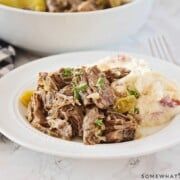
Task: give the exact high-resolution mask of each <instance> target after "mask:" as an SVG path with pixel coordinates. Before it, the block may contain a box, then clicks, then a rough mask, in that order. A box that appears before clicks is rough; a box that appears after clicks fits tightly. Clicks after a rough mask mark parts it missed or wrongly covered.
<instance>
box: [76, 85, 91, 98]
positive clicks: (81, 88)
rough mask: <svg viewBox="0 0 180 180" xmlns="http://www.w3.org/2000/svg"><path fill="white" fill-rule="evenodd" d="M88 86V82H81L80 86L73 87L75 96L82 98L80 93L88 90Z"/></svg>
mask: <svg viewBox="0 0 180 180" xmlns="http://www.w3.org/2000/svg"><path fill="white" fill-rule="evenodd" d="M87 88H88V85H87V84H86V83H83V84H80V85H78V86H74V88H73V93H74V98H76V99H80V93H84V92H86V90H87Z"/></svg>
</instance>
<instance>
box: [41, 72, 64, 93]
mask: <svg viewBox="0 0 180 180" xmlns="http://www.w3.org/2000/svg"><path fill="white" fill-rule="evenodd" d="M65 85H66V83H65V82H64V80H63V79H62V78H61V76H60V74H59V73H56V72H55V73H52V74H48V73H39V79H38V89H39V90H40V89H43V90H45V91H58V90H59V89H60V88H62V87H64V86H65Z"/></svg>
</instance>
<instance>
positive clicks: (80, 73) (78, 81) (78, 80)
mask: <svg viewBox="0 0 180 180" xmlns="http://www.w3.org/2000/svg"><path fill="white" fill-rule="evenodd" d="M72 83H73V84H75V86H80V85H82V84H84V85H86V86H87V88H86V91H85V92H80V93H79V95H80V100H81V101H82V104H83V105H84V106H87V105H90V104H92V101H91V99H90V98H88V95H89V94H91V89H90V87H89V84H88V81H87V73H86V69H85V68H84V67H82V68H79V69H76V70H75V71H74V76H73V79H72Z"/></svg>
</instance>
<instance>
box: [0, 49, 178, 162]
mask: <svg viewBox="0 0 180 180" xmlns="http://www.w3.org/2000/svg"><path fill="white" fill-rule="evenodd" d="M87 53H88V54H89V53H94V54H96V53H104V54H117V53H118V54H121V53H123V54H124V53H125V54H130V55H133V56H134V55H135V56H136V57H139V56H142V57H143V59H146V58H147V59H150V58H151V59H154V60H158V61H162V60H160V59H158V58H154V57H150V56H147V55H143V54H137V53H130V52H128V53H126V52H117V51H83V52H81V51H80V52H71V53H64V54H59V55H54V56H49V57H45V58H40V59H38V60H36V61H33V62H29V63H27V64H25V65H22V66H20V67H19V68H17V69H15V70H13V71H11V72H10V73H8V74H7V75H6V76H4V77H2V78H1V79H0V84H1V82H2V81H5V80H6V78H7V79H8V77H9V76H11V75H12V74H15V73H18V71H19V70H23V69H26V68H28V67H29V66H32V65H35V64H39V63H40V62H42V61H43V60H48V61H50V60H51V59H55V58H58V57H62V56H64V55H65V56H70V55H71V56H72V55H78V54H87ZM167 63H168V64H171V63H169V62H166V64H167ZM172 65H173V66H174V67H176V68H178V69H179V70H180V68H179V67H178V66H176V65H174V64H171V66H172ZM0 132H1V133H2V134H4V135H5V136H6V137H8V138H9V139H11V140H12V141H14V142H16V143H18V144H20V145H22V146H24V147H27V148H29V149H32V150H36V151H38V152H43V153H48V154H52V155H58V156H62V157H66V158H73V159H118V158H129V157H136V156H143V155H146V154H152V153H154V152H157V151H160V150H162V149H166V148H169V147H171V146H173V145H176V144H178V143H180V140H179V141H178V140H177V141H176V142H171V143H169V144H167V145H166V146H165V145H164V146H163V147H161V148H159V149H152V150H149V151H148V152H144V153H142V152H140V153H141V154H139V153H134V154H131V155H123V156H122V155H119V156H118V155H116V156H110V155H108V156H100V157H97V155H94V154H90V155H88V156H86V157H85V156H81V155H80V154H79V155H78V154H75V155H74V154H72V153H71V154H70V153H65V152H64V153H62V152H61V153H60V154H55V153H53V152H50V151H48V150H47V149H44V150H43V151H42V149H41V148H38V147H34V146H33V147H32V144H31V145H30V144H29V143H26V142H21V140H18V139H16V138H14V137H13V136H11V135H10V134H9V133H8V132H6V130H5V129H3V128H2V127H0ZM151 136H152V135H151ZM135 141H136V140H134V141H133V142H135Z"/></svg>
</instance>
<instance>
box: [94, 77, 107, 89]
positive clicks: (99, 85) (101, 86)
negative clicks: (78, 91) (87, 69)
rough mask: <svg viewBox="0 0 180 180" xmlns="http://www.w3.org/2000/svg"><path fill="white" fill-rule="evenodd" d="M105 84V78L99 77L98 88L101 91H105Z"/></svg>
mask: <svg viewBox="0 0 180 180" xmlns="http://www.w3.org/2000/svg"><path fill="white" fill-rule="evenodd" d="M104 84H105V79H104V78H103V77H99V78H98V80H97V83H96V86H97V87H98V88H100V89H103V87H104Z"/></svg>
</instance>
